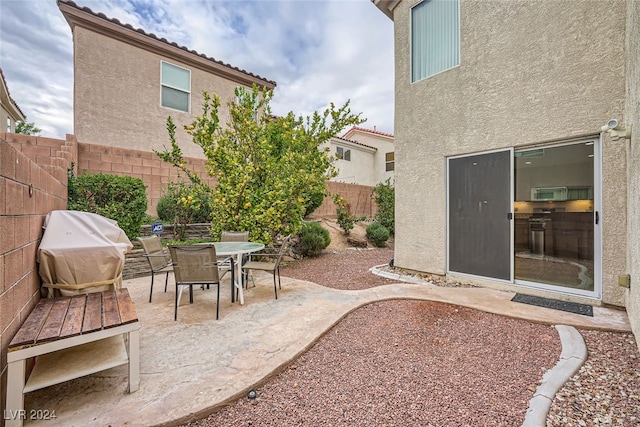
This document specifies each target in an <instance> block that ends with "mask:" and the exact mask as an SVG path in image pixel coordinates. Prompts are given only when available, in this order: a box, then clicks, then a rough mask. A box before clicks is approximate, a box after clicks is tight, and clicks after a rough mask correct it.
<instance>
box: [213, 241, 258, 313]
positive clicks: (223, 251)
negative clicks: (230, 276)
mask: <svg viewBox="0 0 640 427" xmlns="http://www.w3.org/2000/svg"><path fill="white" fill-rule="evenodd" d="M208 244H211V243H208ZM213 245H214V246H215V248H216V255H218V256H233V257H235V263H236V280H235V283H233V284H232V286H235V287H236V288H238V299H239V300H240V304H241V305H242V304H244V294H243V292H242V255H244V254H249V253H251V252H256V251H259V250H261V249H264V244H262V243H255V242H214V243H213ZM238 281H239V282H238ZM234 300H235V299H234V292H233V287H232V288H231V302H234Z"/></svg>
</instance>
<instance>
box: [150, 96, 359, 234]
mask: <svg viewBox="0 0 640 427" xmlns="http://www.w3.org/2000/svg"><path fill="white" fill-rule="evenodd" d="M272 98H273V91H271V90H266V89H265V90H262V89H260V88H259V87H258V86H256V85H254V86H253V88H252V90H247V89H245V88H242V87H240V88H237V89H236V99H237V101H234V102H230V103H229V104H228V107H229V113H230V117H231V120H230V122H229V123H227V126H221V124H220V116H219V109H220V98H219V97H218V96H217V95H216V94H209V93H208V92H204V105H203V113H202V114H201V115H198V116H197V117H196V119H195V120H194V121H193V122H192V123H191V124H190V125H186V126H185V130H186V132H187V133H188V134H190V135H191V137H192V139H193V142H194V143H195V144H198V145H199V146H200V147H202V150H203V152H204V154H205V156H206V157H207V159H208V162H207V169H208V172H209V175H211V176H213V177H215V178H216V185H215V187H214V188H209V187H208V186H207V185H206V184H205V183H204V182H203V181H202V179H201V178H200V177H199V176H198V175H197V173H195V172H193V171H191V170H189V169H188V167H187V164H186V162H185V160H184V157H183V155H182V151H181V149H180V147H179V146H178V145H177V143H176V141H175V130H176V126H175V124H174V123H173V120H172V118H171V117H169V118H168V119H167V130H168V131H169V139H170V142H171V150H169V149H167V148H165V149H164V150H163V151H156V154H158V155H159V156H160V158H162V160H164V161H167V162H170V163H172V164H173V165H174V166H176V167H178V168H180V169H181V170H182V171H183V172H184V173H185V175H186V176H187V177H188V178H189V179H190V180H191V182H192V183H193V185H194V186H198V187H204V188H206V189H207V190H208V191H211V192H212V196H213V203H212V206H211V216H212V227H211V232H212V235H214V236H216V235H220V233H221V231H222V230H243V231H244V230H248V231H249V237H250V239H251V240H253V241H259V242H263V243H271V242H272V241H274V240H275V239H276V237H277V236H278V235H290V234H291V235H293V234H297V233H298V232H299V231H300V229H301V228H302V224H303V218H304V216H305V215H306V214H308V213H309V210H310V209H312V208H313V209H314V208H315V207H317V206H316V205H317V200H318V199H321V197H324V195H325V193H326V180H327V179H329V178H331V177H333V176H335V175H336V171H335V168H334V167H333V158H332V157H331V156H330V154H329V148H324V149H321V146H322V144H323V143H324V142H325V141H327V140H328V139H329V138H330V137H332V136H334V135H336V134H338V133H339V132H340V131H342V130H343V129H344V128H345V127H347V126H352V125H356V124H359V123H362V122H363V121H364V120H363V119H361V118H360V114H358V115H354V114H352V113H351V110H350V108H349V102H348V101H347V102H346V103H345V104H344V105H343V106H342V107H340V108H336V107H335V105H334V104H333V103H331V105H330V107H329V108H327V109H326V110H325V111H324V112H323V113H322V114H320V113H318V112H315V113H314V114H313V115H312V116H310V117H306V118H303V117H296V116H295V115H294V113H293V112H289V113H288V114H287V115H286V116H282V117H277V116H274V115H273V114H272V113H271V108H270V106H269V102H270V101H271V99H272Z"/></svg>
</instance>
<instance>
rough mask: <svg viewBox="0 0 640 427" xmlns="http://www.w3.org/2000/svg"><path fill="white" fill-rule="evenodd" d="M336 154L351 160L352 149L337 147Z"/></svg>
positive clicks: (340, 157) (343, 158)
mask: <svg viewBox="0 0 640 427" xmlns="http://www.w3.org/2000/svg"><path fill="white" fill-rule="evenodd" d="M336 156H337V157H338V158H339V159H342V160H346V161H348V162H350V161H351V150H347V149H346V148H342V147H336Z"/></svg>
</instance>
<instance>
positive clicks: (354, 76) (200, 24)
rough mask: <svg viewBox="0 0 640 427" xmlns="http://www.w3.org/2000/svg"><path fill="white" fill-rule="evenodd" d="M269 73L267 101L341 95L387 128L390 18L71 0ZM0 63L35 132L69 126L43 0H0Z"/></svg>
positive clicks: (188, 0)
mask: <svg viewBox="0 0 640 427" xmlns="http://www.w3.org/2000/svg"><path fill="white" fill-rule="evenodd" d="M75 1H76V3H77V4H78V5H79V6H86V7H89V8H90V9H91V10H93V11H94V12H96V13H104V14H105V15H106V16H107V17H109V18H115V19H118V20H119V21H120V22H121V23H126V24H131V25H132V26H133V27H135V28H142V29H143V30H144V31H146V32H148V33H153V34H155V35H156V36H158V37H161V38H162V37H163V38H166V39H167V40H168V41H170V42H176V43H178V44H179V45H183V46H186V47H187V48H189V49H193V50H196V51H198V52H199V53H204V54H206V55H208V56H210V57H213V58H215V59H216V60H219V61H222V62H225V63H227V64H230V65H232V66H235V67H238V68H240V69H244V70H246V71H248V72H250V73H253V74H257V75H260V76H262V77H265V78H267V79H269V80H274V81H276V83H277V87H276V90H275V97H274V99H273V102H272V108H273V111H274V113H276V114H286V113H287V112H289V111H293V112H294V113H295V114H296V115H303V116H306V115H309V114H311V113H313V111H314V110H318V109H324V108H325V107H326V106H328V104H329V103H330V102H334V103H335V104H337V105H342V104H343V103H344V102H346V101H347V100H349V99H350V100H351V109H352V111H353V112H356V113H359V112H361V113H362V115H363V117H366V118H367V119H368V121H367V122H366V123H365V124H364V125H363V126H364V127H369V128H373V126H376V127H377V129H378V130H380V131H383V132H390V133H393V86H394V85H393V70H394V67H393V23H392V22H391V20H389V19H388V18H387V17H386V16H385V15H384V14H383V13H382V12H380V11H379V10H377V9H376V7H375V6H374V5H373V4H372V3H371V2H370V1H369V0H342V1H331V0H318V1H304V0H288V1H259V0H251V1H211V0H208V1H206V0H75ZM0 16H1V17H0V67H2V69H3V72H4V74H5V77H6V79H7V84H8V85H9V90H10V91H11V96H12V98H13V99H14V100H15V101H16V102H17V103H18V105H19V106H20V108H21V109H22V110H23V112H24V113H25V114H26V115H27V120H28V121H32V122H34V123H35V124H36V125H37V126H38V127H40V128H42V129H43V132H42V134H43V135H44V136H51V137H58V138H63V137H64V134H66V133H73V124H72V123H73V111H72V106H73V56H72V52H73V46H72V36H71V30H70V28H69V26H68V24H67V23H66V21H65V20H64V18H63V17H62V14H61V13H60V11H59V9H58V7H57V4H56V2H55V1H53V0H26V1H24V0H2V2H0Z"/></svg>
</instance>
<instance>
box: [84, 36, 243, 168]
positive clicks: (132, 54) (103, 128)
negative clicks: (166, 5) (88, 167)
mask: <svg viewBox="0 0 640 427" xmlns="http://www.w3.org/2000/svg"><path fill="white" fill-rule="evenodd" d="M163 59H164V60H166V61H167V62H170V63H172V64H174V65H178V66H181V67H184V68H187V69H190V70H191V112H190V113H184V112H181V111H176V110H171V109H168V108H163V107H161V106H160V61H161V60H163ZM74 73H75V76H74V82H75V87H74V90H75V93H74V104H75V105H74V110H75V111H74V113H75V114H74V133H75V135H76V136H77V138H78V139H79V140H81V141H84V142H88V143H93V144H102V145H108V146H114V147H121V148H130V149H136V150H152V149H161V148H162V146H163V145H166V146H169V137H168V133H167V129H166V120H167V117H168V116H171V117H172V118H173V120H174V122H175V124H176V136H177V140H178V142H179V144H180V146H181V148H182V150H183V154H184V155H185V156H188V157H201V158H202V157H204V156H203V154H202V150H201V149H200V147H199V146H197V145H196V144H194V143H193V142H192V141H191V138H190V137H189V136H188V135H187V134H186V133H185V132H184V130H183V126H184V125H185V124H189V123H191V122H192V121H193V119H194V118H195V115H196V114H201V113H202V103H203V97H202V91H203V90H207V91H209V92H212V93H217V94H218V95H219V96H220V97H221V100H222V106H221V108H220V112H221V114H220V116H221V123H226V122H227V120H228V117H229V114H228V109H227V108H226V102H227V101H229V100H233V99H235V94H234V90H235V88H236V87H237V86H239V84H238V83H236V82H233V81H230V80H227V79H225V78H222V77H219V76H217V75H214V74H211V73H207V72H205V71H202V70H200V69H197V68H194V67H189V66H186V65H185V64H183V63H180V62H178V61H176V60H174V59H168V58H166V57H162V56H160V55H158V54H155V53H151V52H148V51H146V50H143V49H140V48H137V47H134V46H131V45H129V44H126V43H123V42H121V41H118V40H115V39H113V38H110V37H106V36H103V35H101V34H98V33H95V32H92V31H90V30H87V29H86V28H83V27H80V26H76V27H75V29H74Z"/></svg>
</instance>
